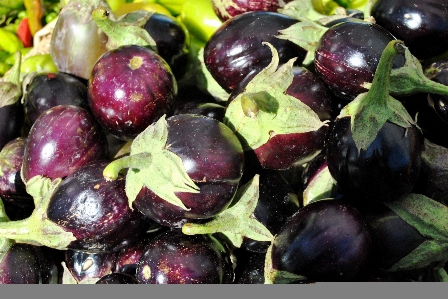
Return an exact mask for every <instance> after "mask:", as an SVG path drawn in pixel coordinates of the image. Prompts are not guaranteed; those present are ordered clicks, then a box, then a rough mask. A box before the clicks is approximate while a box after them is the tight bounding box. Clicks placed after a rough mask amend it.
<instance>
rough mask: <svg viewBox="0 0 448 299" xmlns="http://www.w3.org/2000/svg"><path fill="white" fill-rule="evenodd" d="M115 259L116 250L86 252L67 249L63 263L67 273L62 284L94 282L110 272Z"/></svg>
mask: <svg viewBox="0 0 448 299" xmlns="http://www.w3.org/2000/svg"><path fill="white" fill-rule="evenodd" d="M116 260H117V252H86V251H81V250H73V249H67V250H65V254H64V263H65V267H66V269H64V271H68V272H69V273H65V275H64V281H63V282H62V283H63V284H71V283H72V281H73V279H74V280H75V282H76V283H87V284H93V283H96V281H98V280H99V279H101V278H102V277H103V276H105V275H107V274H111V273H112V272H113V269H114V267H115V262H116Z"/></svg>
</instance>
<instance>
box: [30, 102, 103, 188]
mask: <svg viewBox="0 0 448 299" xmlns="http://www.w3.org/2000/svg"><path fill="white" fill-rule="evenodd" d="M105 157H107V139H106V136H105V135H104V133H103V131H102V130H101V128H100V126H99V125H98V123H97V122H96V121H95V119H94V118H93V116H92V114H91V113H90V112H88V111H87V110H86V109H84V108H81V107H77V106H72V105H59V106H56V107H53V108H51V109H48V110H47V111H46V112H45V113H43V114H42V115H41V116H40V117H39V118H38V119H37V120H36V122H35V123H34V125H33V126H32V127H31V130H30V133H29V135H28V142H27V144H26V146H25V153H24V158H23V165H22V174H21V176H22V180H23V181H24V182H27V181H28V180H30V179H31V178H32V177H34V176H36V175H41V176H44V177H48V178H50V179H56V178H64V177H66V176H68V175H69V174H71V173H73V172H74V171H76V170H77V169H79V168H80V167H81V166H83V165H84V164H86V163H88V162H90V161H95V160H98V159H103V158H105Z"/></svg>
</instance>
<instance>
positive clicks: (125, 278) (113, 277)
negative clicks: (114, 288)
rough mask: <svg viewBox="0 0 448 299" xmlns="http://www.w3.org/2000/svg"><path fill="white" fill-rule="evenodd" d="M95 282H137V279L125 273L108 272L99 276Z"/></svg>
mask: <svg viewBox="0 0 448 299" xmlns="http://www.w3.org/2000/svg"><path fill="white" fill-rule="evenodd" d="M95 284H138V281H137V279H135V278H134V277H133V276H131V275H129V274H126V273H110V274H106V275H104V276H103V277H101V278H100V279H99V280H98V281H97V282H96V283H95Z"/></svg>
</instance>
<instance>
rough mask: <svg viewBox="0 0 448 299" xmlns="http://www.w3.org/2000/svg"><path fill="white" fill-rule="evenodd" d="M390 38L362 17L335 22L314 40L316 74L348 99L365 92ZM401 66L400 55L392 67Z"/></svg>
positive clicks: (333, 90) (337, 93) (387, 33)
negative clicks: (316, 41) (366, 84)
mask: <svg viewBox="0 0 448 299" xmlns="http://www.w3.org/2000/svg"><path fill="white" fill-rule="evenodd" d="M394 39H396V38H395V37H394V36H393V35H392V34H391V33H390V32H389V31H387V30H386V29H384V28H383V27H381V26H380V25H377V24H375V23H371V22H367V21H362V20H351V21H347V22H342V23H338V24H336V25H334V26H332V27H331V28H329V29H328V30H327V31H326V32H325V33H324V34H323V35H322V36H321V38H320V39H319V41H318V44H317V48H316V51H315V54H314V66H315V69H316V73H317V74H318V76H319V77H320V78H321V79H322V80H323V81H324V82H325V83H326V84H327V85H328V87H329V88H330V90H331V91H332V92H333V93H334V94H335V95H336V96H338V97H340V98H342V99H345V100H346V101H351V100H353V99H354V98H355V97H356V96H357V95H358V94H360V93H362V92H366V91H367V88H366V87H365V86H364V84H365V83H369V82H372V79H373V76H374V74H375V71H376V68H377V66H378V62H379V60H380V57H381V54H382V52H383V50H384V49H385V48H386V46H387V44H388V43H389V42H390V41H391V40H394ZM403 65H404V56H403V55H402V54H400V55H398V56H397V57H396V59H395V62H394V67H400V66H403Z"/></svg>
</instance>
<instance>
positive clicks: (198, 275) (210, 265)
mask: <svg viewBox="0 0 448 299" xmlns="http://www.w3.org/2000/svg"><path fill="white" fill-rule="evenodd" d="M233 275H234V274H233V268H232V262H231V259H230V252H229V251H228V249H226V248H225V246H223V244H222V243H221V242H220V241H218V239H216V238H214V237H212V236H211V235H195V236H187V235H184V234H183V233H182V231H181V230H179V229H173V230H169V231H166V232H164V233H161V234H160V235H158V236H157V237H155V238H154V239H152V240H151V241H149V242H148V244H147V246H146V249H145V251H144V253H143V255H142V256H141V258H140V261H139V263H138V266H137V280H138V281H139V283H140V284H225V283H230V282H232V281H233Z"/></svg>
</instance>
